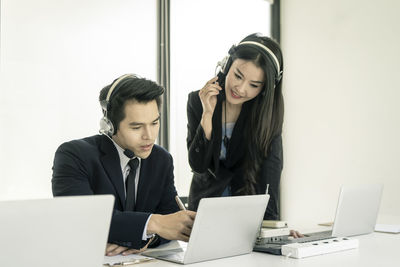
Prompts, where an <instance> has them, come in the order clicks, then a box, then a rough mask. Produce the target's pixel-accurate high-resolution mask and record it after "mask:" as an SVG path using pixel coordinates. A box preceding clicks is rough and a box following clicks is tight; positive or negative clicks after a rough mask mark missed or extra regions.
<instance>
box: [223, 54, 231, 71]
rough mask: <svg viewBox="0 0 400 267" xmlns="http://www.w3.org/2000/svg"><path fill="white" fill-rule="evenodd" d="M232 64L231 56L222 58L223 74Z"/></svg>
mask: <svg viewBox="0 0 400 267" xmlns="http://www.w3.org/2000/svg"><path fill="white" fill-rule="evenodd" d="M231 65H232V57H231V56H227V57H225V58H224V65H223V66H222V68H221V71H222V73H224V74H225V75H226V74H228V71H229V69H230V68H231Z"/></svg>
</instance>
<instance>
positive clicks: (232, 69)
mask: <svg viewBox="0 0 400 267" xmlns="http://www.w3.org/2000/svg"><path fill="white" fill-rule="evenodd" d="M219 66H220V67H221V71H220V72H219V73H218V75H217V76H216V77H215V78H213V79H211V80H210V81H208V82H207V83H206V85H205V86H204V87H203V88H202V89H201V90H199V91H194V92H192V93H190V94H189V99H188V103H187V116H188V136H187V147H188V152H189V163H190V166H191V168H192V171H193V173H194V174H193V179H192V183H191V187H190V193H189V208H190V209H192V210H197V207H198V205H199V201H200V199H201V198H203V197H217V196H229V195H253V194H264V193H265V192H266V191H267V190H268V193H269V194H270V196H271V197H270V201H269V203H268V207H267V210H266V213H265V216H264V219H279V183H280V177H281V172H282V167H283V157H282V137H281V132H282V123H283V97H282V73H283V59H282V53H281V50H280V47H279V45H278V44H277V43H276V42H275V41H273V40H272V39H270V38H268V37H265V36H261V35H259V34H251V35H249V36H247V37H246V38H244V39H243V40H242V41H241V42H240V43H239V44H238V45H237V46H232V48H231V49H230V50H229V56H228V57H226V58H225V59H224V61H223V62H221V63H219Z"/></svg>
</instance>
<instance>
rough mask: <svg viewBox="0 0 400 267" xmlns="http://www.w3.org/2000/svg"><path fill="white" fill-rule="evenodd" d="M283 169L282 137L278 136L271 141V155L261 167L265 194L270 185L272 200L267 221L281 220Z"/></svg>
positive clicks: (269, 203)
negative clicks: (280, 201) (280, 204)
mask: <svg viewBox="0 0 400 267" xmlns="http://www.w3.org/2000/svg"><path fill="white" fill-rule="evenodd" d="M282 168H283V150H282V136H281V135H279V136H276V137H275V138H274V139H272V141H271V145H270V149H269V153H268V155H267V157H266V159H265V160H264V162H263V164H262V166H261V175H262V177H261V183H262V184H263V186H262V188H263V190H264V192H259V193H265V188H266V185H267V184H269V189H268V193H269V195H270V199H269V202H268V206H267V210H266V213H265V216H264V219H266V220H278V219H279V200H280V199H279V198H280V193H279V192H280V181H281V173H282Z"/></svg>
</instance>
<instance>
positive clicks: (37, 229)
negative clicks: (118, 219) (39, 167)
mask: <svg viewBox="0 0 400 267" xmlns="http://www.w3.org/2000/svg"><path fill="white" fill-rule="evenodd" d="M113 204H114V197H113V196H112V195H95V196H73V197H56V198H50V199H35V200H14V201H1V202H0V259H1V266H40V267H54V266H57V267H71V266H74V267H101V266H102V263H103V259H104V252H105V248H106V243H107V237H108V231H109V227H110V222H111V215H112V209H113Z"/></svg>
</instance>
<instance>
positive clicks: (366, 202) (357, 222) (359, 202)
mask: <svg viewBox="0 0 400 267" xmlns="http://www.w3.org/2000/svg"><path fill="white" fill-rule="evenodd" d="M382 191H383V184H369V185H354V186H342V187H341V189H340V194H339V200H338V203H337V207H336V215H335V221H334V223H333V228H332V231H323V232H315V233H307V234H305V237H303V238H296V239H291V238H290V237H288V236H278V237H268V238H258V239H257V242H256V245H255V247H254V250H255V251H261V252H268V253H273V254H279V253H280V246H281V245H285V244H288V243H299V242H311V241H316V240H323V239H328V238H332V237H346V236H355V235H362V234H369V233H372V232H373V231H374V228H375V224H376V220H377V217H378V211H379V206H380V201H381V197H382Z"/></svg>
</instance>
